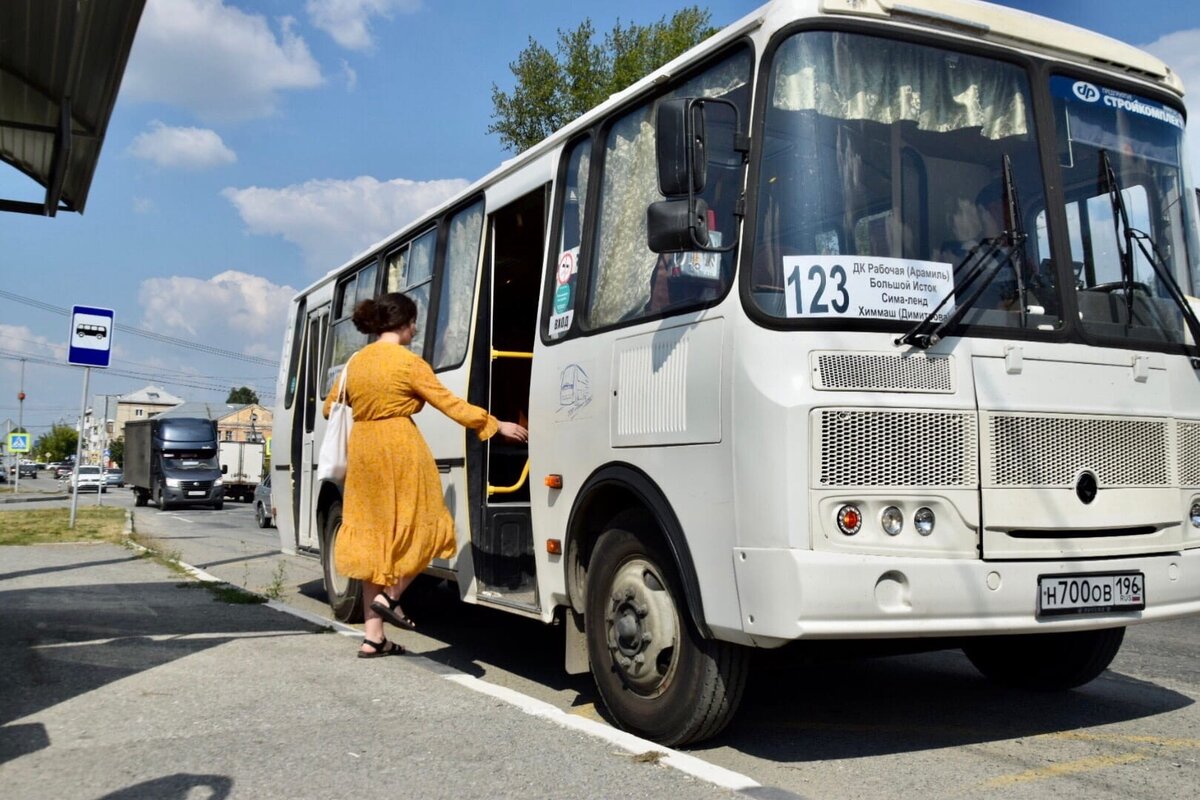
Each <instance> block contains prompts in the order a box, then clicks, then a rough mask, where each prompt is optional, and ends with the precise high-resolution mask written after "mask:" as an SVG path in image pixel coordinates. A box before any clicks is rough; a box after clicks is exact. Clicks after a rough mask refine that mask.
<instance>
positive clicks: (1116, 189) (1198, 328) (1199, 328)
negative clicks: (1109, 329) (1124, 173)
mask: <svg viewBox="0 0 1200 800" xmlns="http://www.w3.org/2000/svg"><path fill="white" fill-rule="evenodd" d="M1100 177H1101V180H1102V181H1103V184H1104V190H1105V191H1106V192H1108V199H1109V202H1110V203H1111V204H1112V211H1113V227H1114V228H1115V229H1116V237H1117V254H1118V256H1119V257H1120V262H1121V285H1122V287H1123V288H1124V290H1125V327H1126V328H1128V327H1130V326H1132V325H1133V291H1134V289H1135V288H1136V287H1137V285H1138V284H1137V282H1136V281H1135V280H1134V274H1133V246H1134V243H1135V242H1136V244H1137V248H1138V250H1140V251H1141V253H1142V255H1143V256H1145V258H1146V261H1147V262H1149V264H1150V266H1151V268H1152V269H1153V270H1154V274H1155V275H1156V276H1158V279H1159V280H1160V281H1162V282H1163V285H1165V286H1166V287H1167V294H1168V295H1170V297H1171V300H1172V301H1173V302H1174V303H1175V305H1176V306H1177V307H1178V308H1179V312H1180V313H1181V314H1182V315H1183V322H1184V324H1185V325H1187V327H1188V331H1189V332H1190V333H1191V334H1192V343H1193V344H1194V345H1195V346H1196V347H1200V320H1198V319H1196V314H1195V312H1193V311H1192V307H1191V305H1190V304H1189V303H1188V301H1187V297H1186V296H1185V295H1184V293H1183V290H1182V289H1180V288H1179V283H1178V282H1177V281H1176V280H1175V276H1174V275H1172V274H1171V270H1170V268H1169V267H1167V260H1166V259H1165V258H1163V256H1162V253H1160V252H1159V250H1158V245H1157V244H1155V242H1154V239H1153V238H1152V237H1151V236H1150V234H1148V233H1146V232H1145V231H1141V230H1138V229H1137V228H1135V227H1133V225H1131V224H1130V223H1129V210H1128V209H1127V208H1126V206H1125V196H1124V194H1123V192H1124V187H1122V186H1121V182H1120V179H1118V178H1117V172H1116V170H1114V169H1113V165H1112V159H1111V158H1110V157H1109V155H1108V151H1107V150H1104V149H1101V150H1100ZM1122 243H1124V246H1123V247H1122ZM1151 299H1153V295H1151ZM1151 307H1153V306H1151ZM1166 327H1167V326H1166V325H1165V323H1164V324H1163V328H1164V329H1165V328H1166ZM1191 361H1192V368H1193V369H1200V359H1198V358H1195V357H1193V358H1192V359H1191Z"/></svg>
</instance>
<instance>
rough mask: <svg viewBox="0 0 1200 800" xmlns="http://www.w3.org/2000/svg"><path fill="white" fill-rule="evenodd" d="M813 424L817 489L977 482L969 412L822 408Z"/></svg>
mask: <svg viewBox="0 0 1200 800" xmlns="http://www.w3.org/2000/svg"><path fill="white" fill-rule="evenodd" d="M817 426H818V428H819V430H818V431H817V436H816V440H817V441H818V442H820V448H819V452H818V455H817V458H818V459H819V464H818V465H817V475H818V478H817V481H818V487H819V488H826V487H859V486H920V487H935V486H946V487H974V486H976V485H977V482H978V479H977V475H978V471H977V467H976V465H977V463H978V443H977V436H976V430H975V415H974V414H972V413H964V412H961V411H864V410H861V409H823V410H821V411H819V412H818V413H817Z"/></svg>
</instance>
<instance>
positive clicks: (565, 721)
mask: <svg viewBox="0 0 1200 800" xmlns="http://www.w3.org/2000/svg"><path fill="white" fill-rule="evenodd" d="M443 677H444V678H445V679H446V680H448V681H451V682H452V683H457V684H458V685H459V686H465V687H466V688H468V689H472V690H474V691H476V692H479V693H481V694H486V695H488V696H490V697H495V698H496V699H498V700H503V701H504V702H506V703H509V704H511V705H514V706H516V707H517V708H519V709H520V710H521V711H524V712H525V713H526V714H529V715H531V716H535V717H540V718H542V719H545V720H548V721H550V722H553V723H554V724H556V725H560V726H562V727H564V728H571V729H573V730H577V731H580V732H582V733H586V734H588V735H590V736H594V737H596V738H598V739H601V740H603V741H606V742H608V743H609V744H611V745H614V746H616V747H619V748H621V749H622V750H624V751H626V752H628V753H633V754H634V755H642V754H644V753H648V752H658V753H663V756H662V758H660V759H658V763H660V764H666V765H667V766H670V767H673V768H674V769H677V770H679V771H680V772H683V773H685V774H688V775H691V776H692V777H693V778H699V779H700V780H703V781H707V782H709V783H712V784H715V785H717V786H721V787H723V788H726V789H730V790H732V791H735V792H740V791H742V790H745V789H754V788H758V787H760V786H761V785H762V784H760V783H758V781H755V780H752V779H750V778H748V777H746V776H745V775H742V774H741V773H739V772H734V771H733V770H729V769H725V768H724V767H718V766H717V765H716V764H711V763H709V762H707V761H704V760H703V759H700V758H696V757H695V756H692V755H688V754H687V753H681V752H679V751H678V750H672V749H670V748H669V747H663V746H662V745H660V744H656V743H654V742H651V741H649V740H647V739H643V738H641V737H640V736H634V735H633V734H631V733H626V732H625V731H620V730H617V729H616V728H613V727H611V726H609V725H607V724H605V723H602V722H597V721H595V720H592V719H588V718H586V717H581V716H578V715H575V714H568V713H566V712H565V711H563V710H562V709H560V708H559V707H558V706H555V705H551V704H550V703H547V702H545V701H542V700H538V699H536V698H533V697H530V696H528V695H525V694H521V693H520V692H518V691H515V690H513V689H509V688H507V687H505V686H497V685H496V684H494V683H488V682H487V681H484V680H480V679H479V678H476V677H475V676H474V675H467V674H464V673H458V674H455V675H444V676H443Z"/></svg>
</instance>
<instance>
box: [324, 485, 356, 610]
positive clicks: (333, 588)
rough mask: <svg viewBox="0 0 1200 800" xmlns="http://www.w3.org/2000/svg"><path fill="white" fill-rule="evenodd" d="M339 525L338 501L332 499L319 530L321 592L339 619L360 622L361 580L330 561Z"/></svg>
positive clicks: (340, 513) (340, 522)
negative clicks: (346, 574)
mask: <svg viewBox="0 0 1200 800" xmlns="http://www.w3.org/2000/svg"><path fill="white" fill-rule="evenodd" d="M341 528H342V503H341V501H340V500H339V501H337V502H335V503H334V504H333V505H332V506H330V507H329V511H328V512H327V513H326V514H325V525H324V527H323V528H322V530H321V567H322V568H323V569H324V572H325V594H326V596H327V597H328V598H329V608H330V609H332V610H333V616H334V618H335V619H337V620H338V621H339V622H349V623H355V622H362V619H363V600H362V582H361V581H359V580H358V579H357V578H347V577H346V576H345V575H343V574H342V573H340V572H338V569H337V565H335V564H334V563H333V551H334V548H335V547H337V537H338V531H340V530H341Z"/></svg>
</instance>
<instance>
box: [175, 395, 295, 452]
mask: <svg viewBox="0 0 1200 800" xmlns="http://www.w3.org/2000/svg"><path fill="white" fill-rule="evenodd" d="M164 416H170V417H200V418H202V419H211V420H215V421H216V423H217V438H218V439H219V440H220V441H222V442H263V441H266V438H267V437H268V436H270V434H271V422H272V419H273V414H272V412H271V410H270V409H268V408H265V407H263V406H261V405H259V404H258V403H248V404H242V403H205V402H193V403H182V404H180V405H178V406H175V407H174V408H172V409H170V410H169V411H166V412H164Z"/></svg>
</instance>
